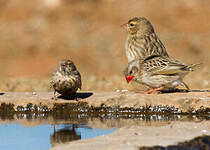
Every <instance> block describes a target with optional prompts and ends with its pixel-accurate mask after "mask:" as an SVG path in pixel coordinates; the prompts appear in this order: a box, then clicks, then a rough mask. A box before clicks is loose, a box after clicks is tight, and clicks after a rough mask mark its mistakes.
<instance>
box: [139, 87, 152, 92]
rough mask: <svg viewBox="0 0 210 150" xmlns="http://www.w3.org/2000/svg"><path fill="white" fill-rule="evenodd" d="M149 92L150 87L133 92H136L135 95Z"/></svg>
mask: <svg viewBox="0 0 210 150" xmlns="http://www.w3.org/2000/svg"><path fill="white" fill-rule="evenodd" d="M149 90H151V88H150V87H147V88H146V89H144V90H136V91H135V92H136V93H145V92H147V91H149Z"/></svg>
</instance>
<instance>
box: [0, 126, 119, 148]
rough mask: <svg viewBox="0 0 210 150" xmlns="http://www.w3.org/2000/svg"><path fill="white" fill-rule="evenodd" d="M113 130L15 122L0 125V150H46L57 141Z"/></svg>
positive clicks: (92, 135) (94, 135) (111, 131)
mask: <svg viewBox="0 0 210 150" xmlns="http://www.w3.org/2000/svg"><path fill="white" fill-rule="evenodd" d="M114 130H115V129H94V128H89V127H87V126H84V125H72V124H60V125H56V126H53V125H49V124H48V125H39V126H33V127H26V126H22V125H20V124H17V123H14V124H5V125H0V150H47V149H49V148H50V147H52V146H53V145H54V144H57V143H65V142H69V141H73V140H79V139H87V138H93V137H96V136H102V135H107V134H110V133H113V132H114Z"/></svg>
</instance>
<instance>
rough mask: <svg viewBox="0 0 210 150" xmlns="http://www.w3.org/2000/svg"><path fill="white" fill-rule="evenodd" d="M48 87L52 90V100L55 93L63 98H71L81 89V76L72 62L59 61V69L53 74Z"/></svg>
mask: <svg viewBox="0 0 210 150" xmlns="http://www.w3.org/2000/svg"><path fill="white" fill-rule="evenodd" d="M50 85H51V87H52V88H53V89H54V98H55V94H56V92H57V93H59V94H61V95H63V96H71V95H72V94H75V93H76V91H77V90H78V89H81V86H82V82H81V75H80V73H79V71H78V70H77V68H76V66H75V65H74V63H73V61H71V60H62V61H60V65H59V67H58V68H57V70H56V71H55V73H53V76H52V79H51V82H50Z"/></svg>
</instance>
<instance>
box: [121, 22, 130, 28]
mask: <svg viewBox="0 0 210 150" xmlns="http://www.w3.org/2000/svg"><path fill="white" fill-rule="evenodd" d="M127 26H128V23H124V24H122V25H121V26H120V27H123V28H125V29H127Z"/></svg>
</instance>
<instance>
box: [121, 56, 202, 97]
mask: <svg viewBox="0 0 210 150" xmlns="http://www.w3.org/2000/svg"><path fill="white" fill-rule="evenodd" d="M199 66H200V63H197V64H190V65H187V64H184V63H181V62H179V61H177V60H174V59H172V58H169V57H164V56H161V55H151V56H148V57H146V58H144V59H137V60H134V61H132V62H130V63H129V64H128V66H127V68H126V69H125V71H124V73H125V78H126V80H127V82H128V83H129V82H130V81H131V80H134V81H136V82H138V83H140V84H144V85H147V86H148V87H149V88H150V89H149V90H146V91H145V92H144V93H148V94H149V93H157V92H159V91H161V90H165V89H167V90H168V89H169V90H171V89H175V88H176V87H177V86H179V85H183V86H185V87H186V88H187V90H189V87H188V86H187V84H186V83H185V82H184V81H183V78H184V77H185V76H186V75H187V74H188V73H189V72H191V71H194V70H195V69H196V68H198V67H199Z"/></svg>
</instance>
